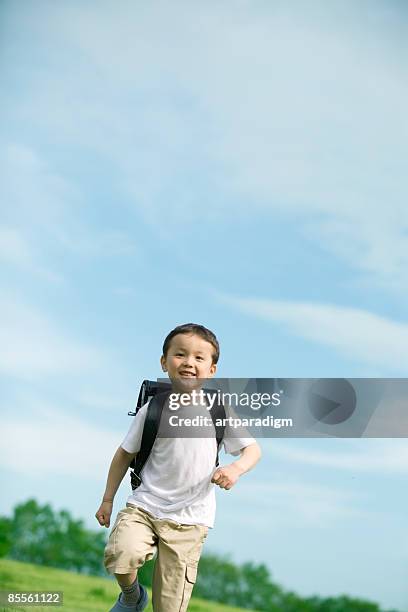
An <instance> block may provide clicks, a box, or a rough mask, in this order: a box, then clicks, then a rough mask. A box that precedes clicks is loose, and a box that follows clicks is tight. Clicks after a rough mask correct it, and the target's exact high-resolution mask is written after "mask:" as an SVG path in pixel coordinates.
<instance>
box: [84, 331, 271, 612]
mask: <svg viewBox="0 0 408 612" xmlns="http://www.w3.org/2000/svg"><path fill="white" fill-rule="evenodd" d="M218 358H219V345H218V341H217V338H216V337H215V335H214V334H213V332H211V331H210V330H209V329H207V328H206V327H204V326H202V325H197V324H194V323H188V324H185V325H180V326H178V327H176V328H175V329H173V330H172V331H171V332H170V333H169V334H168V336H167V337H166V339H165V341H164V344H163V355H162V357H161V359H160V363H161V367H162V369H163V371H164V372H167V373H168V376H169V378H170V380H171V383H172V391H174V392H178V393H188V392H189V391H191V389H193V388H197V387H198V386H199V385H200V384H201V383H200V379H206V378H211V377H213V376H214V374H215V372H216V369H217V362H218ZM147 407H148V403H146V404H145V405H144V406H143V407H142V408H141V409H140V410H139V411H138V413H137V415H136V417H135V418H134V420H133V422H132V425H131V426H130V429H129V431H128V433H127V435H126V437H125V439H124V440H123V442H122V444H121V446H120V447H119V448H118V450H117V451H116V453H115V455H114V457H113V459H112V463H111V466H110V468H109V474H108V479H107V484H106V490H105V494H104V496H103V500H102V503H101V505H100V507H99V509H98V511H97V512H96V514H95V516H96V518H97V520H98V521H99V523H100V525H104V526H106V527H109V524H110V516H111V513H112V504H113V498H114V496H115V494H116V491H117V489H118V487H119V485H120V483H121V481H122V479H123V477H124V475H125V474H126V472H127V470H128V467H129V464H130V462H131V461H132V459H133V458H134V457H135V456H136V454H137V452H138V451H139V449H140V441H141V436H142V432H143V425H144V421H145V417H146V412H147ZM189 408H190V409H191V406H190V407H189V406H187V407H184V408H182V407H180V411H183V410H184V411H187V413H188V409H189ZM226 408H227V407H226ZM165 410H166V407H164V409H163V415H164V414H165ZM203 410H204V412H205V413H207V415H208V412H207V408H206V407H203ZM190 414H191V412H190ZM229 433H230V434H231V431H230V432H229ZM227 434H228V425H227V427H226V429H225V433H224V438H223V444H224V448H225V450H226V452H227V453H230V454H232V455H240V457H239V459H238V460H237V461H235V462H234V463H231V464H230V465H227V466H225V467H220V468H218V469H215V457H216V451H217V444H216V439H215V432H214V436H211V437H208V436H207V437H203V438H194V437H186V438H182V437H160V436H159V435H158V436H157V438H156V440H155V443H154V446H153V448H152V451H151V453H150V456H149V458H148V460H147V462H146V465H145V467H144V468H143V471H142V475H141V476H142V483H141V485H140V486H139V487H138V488H136V489H135V490H134V491H133V493H132V494H131V495H130V496H129V498H128V500H127V504H126V508H124V509H123V510H121V511H120V512H119V513H118V515H117V518H116V521H115V524H114V526H113V528H112V531H111V533H110V536H109V540H108V543H107V545H106V548H105V555H104V563H105V567H106V569H107V571H108V572H109V573H111V574H115V577H116V579H117V581H118V583H119V586H120V588H121V591H122V592H121V593H120V595H119V597H118V600H117V601H116V603H115V605H114V606H113V608H112V609H111V611H110V612H119V611H122V612H140V611H141V610H144V608H145V607H146V606H147V591H146V589H145V588H144V586H143V585H141V584H139V582H138V581H137V570H138V569H139V568H140V567H141V566H142V565H143V564H144V563H145V562H146V561H148V560H149V559H151V558H152V557H153V555H154V553H155V552H157V558H156V563H155V569H154V576H153V588H152V593H153V602H152V603H153V609H154V611H155V612H185V611H186V610H187V606H188V602H189V600H190V597H191V593H192V590H193V586H194V583H195V580H196V576H197V565H198V561H199V558H200V554H201V549H202V545H203V543H204V540H205V538H206V537H207V534H208V530H209V528H211V527H213V524H214V517H215V490H214V484H216V485H218V486H219V487H221V488H222V489H227V490H228V489H231V487H232V486H234V484H235V483H236V482H237V480H238V478H239V477H240V476H241V475H242V474H244V473H245V472H247V471H248V470H250V469H251V468H252V467H253V466H254V465H255V464H256V463H257V461H258V460H259V458H260V449H259V446H258V444H257V443H256V442H255V440H254V439H253V438H251V437H246V438H240V437H237V436H236V434H235V436H233V435H230V436H228V435H227Z"/></svg>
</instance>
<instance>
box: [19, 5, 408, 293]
mask: <svg viewBox="0 0 408 612" xmlns="http://www.w3.org/2000/svg"><path fill="white" fill-rule="evenodd" d="M101 6H103V10H100V11H98V14H95V12H94V11H92V10H89V9H87V8H86V7H83V6H82V5H69V6H68V5H65V6H64V7H61V6H57V7H56V6H53V5H48V9H49V10H47V14H46V15H45V14H43V15H41V14H38V13H36V15H35V19H34V20H33V21H31V23H30V27H32V28H34V30H35V32H36V33H37V34H42V35H44V33H47V36H48V39H47V40H48V41H50V40H52V44H53V48H54V46H55V50H56V53H57V54H58V58H59V61H60V62H62V63H66V64H67V65H70V62H73V61H75V65H76V66H77V67H78V69H77V70H75V71H66V72H64V75H63V76H61V71H60V70H55V67H53V66H51V67H50V72H51V73H52V78H51V79H50V78H49V75H48V76H47V75H44V77H43V80H42V81H40V82H39V81H38V79H37V80H36V83H38V87H37V88H36V89H35V90H33V91H30V95H29V96H25V97H24V98H21V99H20V100H19V101H18V103H17V105H16V113H15V114H16V117H19V116H21V115H22V116H24V117H27V116H30V115H33V116H34V117H35V121H36V122H37V123H39V124H40V125H41V126H42V128H43V129H45V130H47V129H48V130H49V131H50V132H51V133H53V134H55V133H58V134H59V137H60V138H61V140H62V141H64V142H67V143H68V144H69V145H71V146H74V147H75V146H77V147H83V146H86V147H87V148H90V149H92V148H93V149H94V150H95V151H97V152H98V154H103V155H104V156H106V158H107V159H109V160H110V162H111V163H112V165H113V168H114V169H115V171H118V175H119V176H120V180H121V184H122V188H123V191H124V193H127V195H128V196H130V197H131V198H132V199H133V201H134V205H135V207H136V208H137V209H138V211H139V212H141V213H142V214H143V215H144V217H145V219H146V220H147V221H149V222H151V223H155V224H157V223H158V222H159V221H163V220H165V222H166V224H167V223H168V224H178V223H179V222H180V221H181V220H182V221H183V223H188V222H192V223H193V222H195V220H196V212H197V210H198V211H199V212H201V213H202V214H203V215H204V213H205V214H206V215H207V216H208V215H210V216H211V218H212V219H222V220H225V219H226V218H228V216H229V215H232V214H234V215H241V216H244V217H245V216H247V215H250V214H253V213H254V211H258V212H262V214H266V215H270V216H271V217H273V216H274V215H275V216H276V214H277V213H278V214H280V215H284V216H287V217H288V218H290V219H292V220H296V222H297V223H298V226H299V231H300V232H303V235H304V236H305V237H306V239H307V240H310V241H313V242H318V243H319V244H320V245H321V246H322V247H323V248H324V249H326V250H327V251H328V252H331V253H333V254H335V255H336V256H338V257H340V258H342V259H343V260H344V261H346V262H347V264H348V265H349V266H350V267H352V268H354V269H355V270H356V271H363V272H365V273H368V274H369V275H370V278H371V281H372V282H380V281H383V282H386V284H387V286H388V287H400V288H404V278H405V269H406V267H407V264H408V255H407V250H406V248H405V235H406V232H407V230H408V216H407V209H406V206H405V202H406V199H407V196H408V192H407V186H406V181H405V180H404V174H405V173H404V169H403V163H402V162H401V160H404V159H405V158H406V156H407V149H406V143H407V142H408V138H407V130H408V126H407V122H406V121H405V110H404V109H405V107H406V106H407V103H408V100H407V98H408V90H407V88H406V84H405V65H404V59H403V58H404V54H403V53H401V49H402V48H404V47H405V45H406V41H405V40H404V38H403V37H402V36H398V35H395V33H396V32H398V29H399V27H400V26H399V25H398V24H399V18H400V15H399V13H398V6H397V5H393V7H387V8H385V7H384V5H383V4H381V3H376V4H370V6H368V4H364V5H363V6H357V5H355V4H352V3H349V4H347V7H348V9H347V11H345V10H344V5H343V3H340V2H339V3H334V4H331V5H330V8H329V9H328V8H327V6H326V5H325V4H324V3H321V4H318V5H317V6H319V10H317V9H316V11H311V10H310V7H307V8H305V6H304V5H302V3H296V9H295V8H294V7H293V6H292V5H287V4H286V5H285V4H283V3H282V4H277V5H273V6H272V5H269V4H266V3H264V4H262V6H258V7H257V8H256V9H255V8H254V7H253V5H251V4H249V3H246V2H241V3H239V4H237V5H236V7H235V8H236V10H235V11H234V19H231V15H230V10H229V6H228V5H227V4H224V3H221V4H217V5H216V7H215V6H213V5H211V4H207V5H205V6H203V7H201V9H200V14H199V18H197V12H196V7H193V5H191V4H189V3H186V2H178V3H176V5H174V4H173V5H172V7H171V8H169V6H168V5H167V4H166V3H164V2H159V3H158V4H157V5H155V6H154V7H153V6H152V7H150V6H147V7H143V8H141V6H140V5H138V4H134V3H132V2H129V3H125V5H124V7H123V10H122V11H121V12H120V13H118V11H116V10H114V9H112V7H111V4H110V3H104V4H103V5H101ZM175 7H177V10H175ZM74 24H75V25H74ZM51 33H52V34H51ZM67 49H69V51H67ZM186 49H188V53H186ZM357 57H358V61H356V58H357ZM333 66H335V70H333ZM243 83H245V86H243ZM56 84H57V85H58V86H56ZM72 92H75V96H74V97H73V96H72ZM118 92H120V95H118ZM390 151H392V158H390V153H389V152H390ZM197 181H198V182H197ZM200 181H201V182H200ZM203 182H204V183H205V185H206V189H205V195H204V196H202V195H201V194H200V192H201V191H202V190H201V189H200V187H199V185H201V184H202V183H203ZM169 194H171V196H170V197H171V206H169ZM193 209H194V211H195V214H194V215H192V214H191V211H192V210H193ZM158 231H160V228H158ZM374 274H377V275H378V276H377V277H374Z"/></svg>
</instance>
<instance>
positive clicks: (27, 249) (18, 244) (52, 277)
mask: <svg viewBox="0 0 408 612" xmlns="http://www.w3.org/2000/svg"><path fill="white" fill-rule="evenodd" d="M0 260H1V261H3V263H5V264H11V265H12V266H13V267H17V268H19V269H21V270H23V271H27V272H30V273H34V274H36V275H38V276H39V277H43V278H44V279H45V280H47V281H50V282H54V283H58V284H61V283H63V282H64V278H63V277H62V276H61V275H60V274H58V273H56V272H54V271H51V270H49V269H47V268H46V267H45V266H43V265H41V263H40V262H39V261H38V256H37V253H36V252H35V250H34V249H33V248H32V246H31V244H30V242H29V240H28V239H27V237H26V236H25V235H24V233H23V232H22V231H20V230H18V229H16V228H13V227H6V226H0Z"/></svg>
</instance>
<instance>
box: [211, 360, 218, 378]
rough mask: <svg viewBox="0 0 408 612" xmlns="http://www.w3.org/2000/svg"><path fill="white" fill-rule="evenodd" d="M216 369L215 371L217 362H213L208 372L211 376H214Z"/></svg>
mask: <svg viewBox="0 0 408 612" xmlns="http://www.w3.org/2000/svg"><path fill="white" fill-rule="evenodd" d="M216 371H217V364H216V363H213V364H212V365H211V368H210V374H211V376H214V374H215V373H216Z"/></svg>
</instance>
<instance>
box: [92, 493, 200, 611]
mask: <svg viewBox="0 0 408 612" xmlns="http://www.w3.org/2000/svg"><path fill="white" fill-rule="evenodd" d="M207 534H208V527H205V526H204V525H184V524H180V523H177V522H176V521H172V520H168V519H157V518H155V517H154V516H153V515H152V514H150V513H149V512H147V511H146V510H143V509H142V508H138V507H136V506H133V505H131V504H126V508H124V509H123V510H121V511H120V512H119V513H118V516H117V517H116V521H115V523H114V525H113V527H112V531H111V532H110V534H109V539H108V542H107V544H106V547H105V554H104V564H105V567H106V569H107V571H108V572H109V573H110V574H130V573H132V572H135V571H137V570H138V569H139V567H141V566H142V565H143V564H144V563H145V562H146V561H149V559H152V557H153V556H154V554H155V553H156V552H157V558H156V563H155V567H154V574H153V588H152V593H153V597H152V604H153V610H154V611H155V612H185V611H186V610H187V606H188V602H189V601H190V597H191V593H192V590H193V587H194V584H195V581H196V578H197V566H198V561H199V559H200V555H201V549H202V547H203V544H204V540H205V538H206V537H207Z"/></svg>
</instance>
